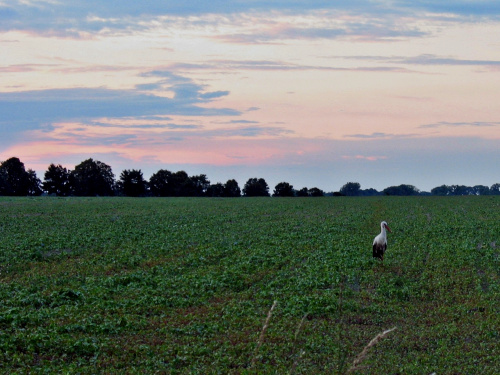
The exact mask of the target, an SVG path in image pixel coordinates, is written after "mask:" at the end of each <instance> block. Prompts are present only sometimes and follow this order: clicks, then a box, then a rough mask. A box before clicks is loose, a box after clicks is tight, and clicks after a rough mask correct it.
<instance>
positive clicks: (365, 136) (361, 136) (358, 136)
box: [344, 132, 417, 139]
mask: <svg viewBox="0 0 500 375" xmlns="http://www.w3.org/2000/svg"><path fill="white" fill-rule="evenodd" d="M415 136H417V134H391V133H382V132H374V133H371V134H348V135H345V136H344V138H356V139H396V138H412V137H415Z"/></svg>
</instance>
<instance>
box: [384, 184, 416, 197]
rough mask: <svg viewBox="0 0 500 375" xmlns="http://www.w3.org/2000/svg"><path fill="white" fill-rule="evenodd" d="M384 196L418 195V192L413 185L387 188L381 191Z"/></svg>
mask: <svg viewBox="0 0 500 375" xmlns="http://www.w3.org/2000/svg"><path fill="white" fill-rule="evenodd" d="M382 192H383V193H384V194H385V195H418V194H419V192H420V191H419V190H418V189H417V188H416V187H415V186H413V185H405V184H403V185H399V186H389V187H388V188H385V189H384V190H383V191H382Z"/></svg>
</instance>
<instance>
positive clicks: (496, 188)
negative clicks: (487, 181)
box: [490, 184, 500, 195]
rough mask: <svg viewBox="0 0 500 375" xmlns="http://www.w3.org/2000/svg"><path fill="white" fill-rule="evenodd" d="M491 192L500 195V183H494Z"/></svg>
mask: <svg viewBox="0 0 500 375" xmlns="http://www.w3.org/2000/svg"><path fill="white" fill-rule="evenodd" d="M490 194H492V195H500V184H493V185H491V187H490Z"/></svg>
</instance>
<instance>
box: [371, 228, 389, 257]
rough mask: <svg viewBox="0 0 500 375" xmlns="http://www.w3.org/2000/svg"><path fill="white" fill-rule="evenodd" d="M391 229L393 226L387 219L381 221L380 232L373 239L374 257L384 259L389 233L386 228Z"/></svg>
mask: <svg viewBox="0 0 500 375" xmlns="http://www.w3.org/2000/svg"><path fill="white" fill-rule="evenodd" d="M386 229H387V230H388V231H389V232H390V231H391V228H389V226H388V225H387V223H386V222H385V221H382V222H381V223H380V234H379V235H378V236H377V237H375V239H374V240H373V257H374V258H379V259H380V260H382V261H383V260H384V253H385V251H386V250H387V233H386V231H385V230H386Z"/></svg>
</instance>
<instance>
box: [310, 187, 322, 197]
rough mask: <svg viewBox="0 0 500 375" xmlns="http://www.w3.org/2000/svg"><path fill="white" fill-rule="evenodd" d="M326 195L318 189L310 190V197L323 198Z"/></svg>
mask: <svg viewBox="0 0 500 375" xmlns="http://www.w3.org/2000/svg"><path fill="white" fill-rule="evenodd" d="M324 195H325V192H324V191H323V190H321V189H319V188H317V187H313V188H311V189H309V196H310V197H323V196H324Z"/></svg>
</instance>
